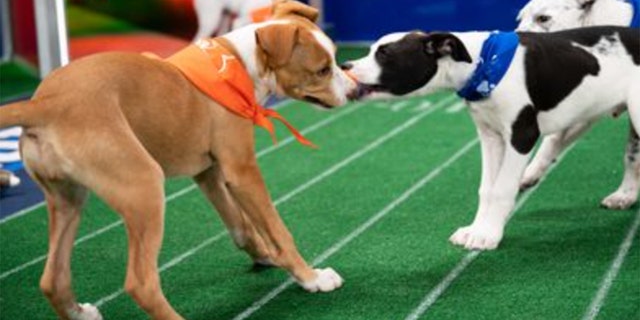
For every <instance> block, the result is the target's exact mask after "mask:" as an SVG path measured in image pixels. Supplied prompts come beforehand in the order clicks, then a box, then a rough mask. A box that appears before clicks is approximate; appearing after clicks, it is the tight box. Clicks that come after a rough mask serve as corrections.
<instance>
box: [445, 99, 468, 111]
mask: <svg viewBox="0 0 640 320" xmlns="http://www.w3.org/2000/svg"><path fill="white" fill-rule="evenodd" d="M466 106H467V103H466V102H465V101H464V100H460V101H458V103H456V104H454V105H452V106H451V107H449V108H447V113H458V112H460V111H462V110H464V108H465V107H466Z"/></svg>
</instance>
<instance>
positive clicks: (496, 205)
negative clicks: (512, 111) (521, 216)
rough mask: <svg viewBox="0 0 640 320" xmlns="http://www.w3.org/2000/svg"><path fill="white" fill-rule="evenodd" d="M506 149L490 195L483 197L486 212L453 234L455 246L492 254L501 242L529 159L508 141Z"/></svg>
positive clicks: (482, 211) (477, 215) (505, 142)
mask: <svg viewBox="0 0 640 320" xmlns="http://www.w3.org/2000/svg"><path fill="white" fill-rule="evenodd" d="M504 146H505V148H504V157H503V159H502V162H501V164H500V169H499V170H498V174H497V176H496V179H495V181H494V183H493V186H492V187H491V188H490V191H489V192H488V193H487V194H486V195H484V196H485V197H486V200H483V201H482V202H486V210H478V213H477V214H476V217H475V219H474V220H473V223H472V224H471V225H469V226H466V227H462V228H460V229H458V230H457V231H456V232H455V233H454V234H453V236H452V237H451V240H452V242H453V243H454V244H457V245H460V246H464V247H465V248H466V249H469V250H492V249H495V248H497V247H498V244H499V243H500V240H502V235H503V232H504V226H505V224H506V223H507V220H508V217H509V214H510V213H511V210H513V206H514V203H515V199H516V196H517V194H518V184H519V181H520V178H521V177H522V173H523V172H524V169H525V166H526V165H527V159H528V154H521V153H519V152H518V151H517V150H516V149H514V147H513V146H512V145H511V144H510V143H509V141H504Z"/></svg>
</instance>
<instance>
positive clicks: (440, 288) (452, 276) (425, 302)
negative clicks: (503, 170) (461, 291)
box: [405, 144, 575, 320]
mask: <svg viewBox="0 0 640 320" xmlns="http://www.w3.org/2000/svg"><path fill="white" fill-rule="evenodd" d="M574 146H575V144H573V145H571V146H569V147H568V148H567V149H566V150H565V151H564V152H563V153H562V155H560V156H559V157H558V160H557V161H556V162H554V163H553V164H552V165H551V167H550V168H549V170H548V171H547V173H546V174H545V175H544V176H543V177H542V178H541V179H540V181H539V182H538V184H536V185H535V186H533V187H531V188H530V189H528V190H527V191H525V192H524V193H523V194H522V195H521V196H520V197H519V198H518V202H516V205H515V206H514V208H513V210H512V211H511V214H510V215H509V218H508V219H511V217H513V215H514V214H515V213H516V212H517V211H518V210H520V208H522V206H523V205H524V204H525V202H527V200H529V198H530V197H531V195H533V193H534V192H535V191H536V190H538V188H539V187H540V185H541V184H542V182H544V180H545V179H546V177H547V176H548V175H549V174H551V172H552V171H553V170H554V169H555V168H556V167H557V166H558V164H559V163H560V162H562V159H564V157H565V156H566V155H567V153H569V151H570V150H571V149H573V147H574ZM481 253H482V251H471V252H469V253H467V254H466V255H465V256H464V257H462V259H460V261H459V262H458V264H457V265H456V266H455V267H454V268H453V269H452V270H451V271H450V272H449V273H448V274H447V275H446V276H445V277H444V279H442V281H440V283H438V284H437V285H436V286H435V288H433V289H432V290H431V291H430V292H429V293H428V294H427V295H426V296H425V297H424V298H423V299H422V300H421V301H420V304H419V305H418V307H416V308H415V309H413V311H412V312H411V313H410V314H409V315H408V316H407V317H406V318H405V320H417V319H419V318H420V317H422V316H423V315H424V314H425V313H426V312H427V310H429V308H431V306H433V304H434V303H435V302H436V301H437V300H438V298H440V296H441V295H442V294H443V293H444V292H445V291H446V290H447V289H448V288H449V286H450V285H451V283H453V281H455V280H456V278H458V276H460V274H461V273H462V272H463V271H464V270H465V269H466V268H467V266H469V265H470V264H471V263H472V262H473V261H474V260H475V259H476V258H477V257H478V256H480V254H481Z"/></svg>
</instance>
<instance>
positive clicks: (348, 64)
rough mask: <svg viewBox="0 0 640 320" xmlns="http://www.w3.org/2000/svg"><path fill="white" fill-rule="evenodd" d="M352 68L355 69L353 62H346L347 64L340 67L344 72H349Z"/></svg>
mask: <svg viewBox="0 0 640 320" xmlns="http://www.w3.org/2000/svg"><path fill="white" fill-rule="evenodd" d="M352 68H353V63H351V62H345V63H343V64H341V65H340V69H342V70H344V71H349V70H351V69H352Z"/></svg>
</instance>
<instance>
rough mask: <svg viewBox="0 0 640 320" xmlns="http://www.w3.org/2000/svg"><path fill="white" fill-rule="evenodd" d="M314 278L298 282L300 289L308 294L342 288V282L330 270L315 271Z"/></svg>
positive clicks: (337, 275)
mask: <svg viewBox="0 0 640 320" xmlns="http://www.w3.org/2000/svg"><path fill="white" fill-rule="evenodd" d="M314 271H315V272H316V275H317V276H316V278H315V279H313V280H311V281H307V282H298V284H300V286H301V287H303V288H304V289H305V290H307V291H309V292H318V291H320V292H329V291H333V290H335V289H338V288H340V287H341V286H342V283H343V282H344V280H342V277H340V275H339V274H338V273H337V272H335V271H334V270H333V269H331V268H326V269H315V270H314Z"/></svg>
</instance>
